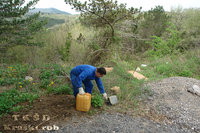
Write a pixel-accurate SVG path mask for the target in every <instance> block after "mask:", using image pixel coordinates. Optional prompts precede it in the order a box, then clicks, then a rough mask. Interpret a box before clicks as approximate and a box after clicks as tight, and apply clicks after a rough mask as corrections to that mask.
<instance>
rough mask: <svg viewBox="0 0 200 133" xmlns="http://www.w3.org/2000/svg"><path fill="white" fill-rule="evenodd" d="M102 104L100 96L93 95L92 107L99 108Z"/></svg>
mask: <svg viewBox="0 0 200 133" xmlns="http://www.w3.org/2000/svg"><path fill="white" fill-rule="evenodd" d="M103 103H104V100H103V98H102V96H101V95H100V94H95V95H94V96H92V101H91V104H92V106H94V107H101V106H102V105H103Z"/></svg>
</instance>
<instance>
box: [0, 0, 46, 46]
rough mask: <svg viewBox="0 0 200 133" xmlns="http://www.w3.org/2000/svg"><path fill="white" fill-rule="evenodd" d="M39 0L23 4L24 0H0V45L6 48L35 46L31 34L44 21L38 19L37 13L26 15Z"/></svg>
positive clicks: (38, 28) (36, 30)
mask: <svg viewBox="0 0 200 133" xmlns="http://www.w3.org/2000/svg"><path fill="white" fill-rule="evenodd" d="M38 1H39V0H32V1H30V2H28V3H27V4H25V0H1V1H0V47H4V48H6V49H8V48H10V47H13V46H17V45H26V46H33V45H34V46H36V45H41V43H36V42H34V41H33V35H34V34H35V33H36V32H38V31H39V30H41V28H42V27H43V26H44V24H45V23H46V22H44V21H39V20H38V17H39V13H37V14H33V15H27V13H28V11H29V10H30V9H31V8H32V7H33V6H34V5H35V4H36V3H37V2H38Z"/></svg>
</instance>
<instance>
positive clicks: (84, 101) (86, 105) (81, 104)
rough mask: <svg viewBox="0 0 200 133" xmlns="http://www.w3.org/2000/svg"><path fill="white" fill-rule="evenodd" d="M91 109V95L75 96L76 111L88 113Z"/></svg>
mask: <svg viewBox="0 0 200 133" xmlns="http://www.w3.org/2000/svg"><path fill="white" fill-rule="evenodd" d="M90 107H91V94H90V93H85V95H80V94H77V96H76V110H79V111H84V112H88V111H89V110H90Z"/></svg>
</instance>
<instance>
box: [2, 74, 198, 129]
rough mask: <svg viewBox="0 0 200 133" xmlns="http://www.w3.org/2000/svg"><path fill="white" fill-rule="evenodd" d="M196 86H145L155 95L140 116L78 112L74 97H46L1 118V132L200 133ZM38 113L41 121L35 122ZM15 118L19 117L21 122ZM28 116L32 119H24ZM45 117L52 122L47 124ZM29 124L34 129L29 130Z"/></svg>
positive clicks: (187, 81)
mask: <svg viewBox="0 0 200 133" xmlns="http://www.w3.org/2000/svg"><path fill="white" fill-rule="evenodd" d="M193 85H197V86H200V80H196V79H193V78H184V77H171V78H167V79H163V80H160V81H154V82H149V83H147V84H145V85H144V86H143V87H142V88H141V89H148V90H151V92H152V94H151V95H146V96H144V97H146V100H145V101H143V102H142V103H141V104H142V106H143V112H141V113H140V114H139V115H131V113H123V114H122V113H119V112H117V111H115V112H113V111H112V109H113V110H114V108H115V107H118V108H120V106H118V105H117V106H110V108H111V110H106V111H102V113H95V115H91V114H90V113H84V112H79V111H76V109H75V105H74V97H73V96H72V95H47V96H43V97H41V98H40V99H38V100H36V101H34V103H33V104H32V105H31V108H30V107H29V108H27V109H23V110H21V111H20V112H16V113H12V114H8V115H6V116H4V117H2V118H1V119H0V132H3V133H12V132H13V133H32V132H34V133H37V132H40V133H43V132H44V133H200V126H199V125H200V97H199V96H197V95H195V94H193V93H190V92H188V91H187V89H188V88H191V87H192V86H193ZM119 105H120V104H119ZM130 110H133V109H132V108H130ZM125 112H129V110H127V111H126V110H125ZM36 114H38V115H39V117H38V118H39V119H35V118H37V117H35V115H36ZM13 115H18V116H19V118H18V120H15V119H14V118H13ZM27 115H28V116H29V119H30V120H24V118H26V116H27ZM43 115H48V116H49V117H50V118H51V119H50V120H49V121H45V120H43ZM29 125H30V126H32V127H34V129H33V130H32V129H28V130H27V129H26V128H27V126H29ZM6 126H7V127H6ZM36 127H38V128H36ZM5 128H7V129H6V130H5ZM22 128H23V129H22ZM38 129H44V130H38Z"/></svg>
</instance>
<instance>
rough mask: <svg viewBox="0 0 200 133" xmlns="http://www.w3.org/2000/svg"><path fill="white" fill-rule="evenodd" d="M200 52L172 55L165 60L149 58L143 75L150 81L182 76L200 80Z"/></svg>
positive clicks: (143, 69)
mask: <svg viewBox="0 0 200 133" xmlns="http://www.w3.org/2000/svg"><path fill="white" fill-rule="evenodd" d="M199 57H200V50H195V51H188V52H187V53H185V54H178V55H171V56H166V57H164V58H158V57H157V58H149V61H151V62H149V64H148V66H147V67H145V68H142V73H143V74H144V75H145V76H147V77H148V78H149V79H150V80H156V79H162V78H168V77H174V76H180V77H191V78H196V79H200V69H199V66H200V58H199Z"/></svg>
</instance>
